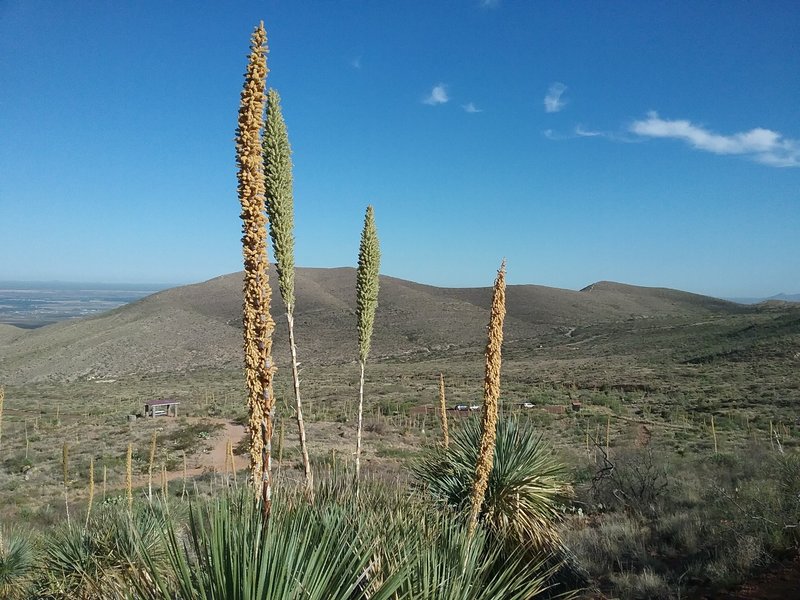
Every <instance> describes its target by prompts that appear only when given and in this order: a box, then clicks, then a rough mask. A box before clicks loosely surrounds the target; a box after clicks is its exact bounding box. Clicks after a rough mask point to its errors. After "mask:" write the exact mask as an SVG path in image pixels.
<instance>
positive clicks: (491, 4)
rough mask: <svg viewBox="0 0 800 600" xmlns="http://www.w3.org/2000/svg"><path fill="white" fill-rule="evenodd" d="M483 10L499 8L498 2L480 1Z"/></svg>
mask: <svg viewBox="0 0 800 600" xmlns="http://www.w3.org/2000/svg"><path fill="white" fill-rule="evenodd" d="M480 3H481V6H482V7H483V8H497V7H498V6H500V0H480Z"/></svg>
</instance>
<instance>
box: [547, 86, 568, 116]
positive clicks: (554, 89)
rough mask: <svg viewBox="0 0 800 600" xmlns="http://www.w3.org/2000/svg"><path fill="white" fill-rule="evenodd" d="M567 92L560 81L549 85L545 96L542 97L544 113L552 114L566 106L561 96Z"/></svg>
mask: <svg viewBox="0 0 800 600" xmlns="http://www.w3.org/2000/svg"><path fill="white" fill-rule="evenodd" d="M566 91H567V86H565V85H564V84H563V83H561V82H560V81H556V82H554V83H552V84H550V87H549V88H548V89H547V95H546V96H545V97H544V110H545V112H549V113H554V112H558V111H560V110H561V109H563V108H564V107H565V106H566V105H567V101H566V100H562V99H561V96H563V95H564V92H566Z"/></svg>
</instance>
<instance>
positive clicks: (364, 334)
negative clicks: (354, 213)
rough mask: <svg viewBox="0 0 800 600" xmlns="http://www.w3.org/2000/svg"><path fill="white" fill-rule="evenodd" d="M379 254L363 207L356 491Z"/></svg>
mask: <svg viewBox="0 0 800 600" xmlns="http://www.w3.org/2000/svg"><path fill="white" fill-rule="evenodd" d="M380 266H381V250H380V244H379V242H378V231H377V229H376V227H375V211H374V210H373V208H372V206H368V207H367V214H366V215H365V217H364V229H363V230H362V232H361V245H360V247H359V250H358V270H357V271H356V318H357V319H358V362H359V365H360V366H361V378H360V382H359V386H358V433H357V434H356V490H358V483H359V481H360V475H361V430H362V424H363V419H364V367H365V366H366V364H367V356H369V349H370V344H371V341H372V327H373V325H374V324H375V310H376V309H377V308H378V287H379V277H378V274H379V271H380Z"/></svg>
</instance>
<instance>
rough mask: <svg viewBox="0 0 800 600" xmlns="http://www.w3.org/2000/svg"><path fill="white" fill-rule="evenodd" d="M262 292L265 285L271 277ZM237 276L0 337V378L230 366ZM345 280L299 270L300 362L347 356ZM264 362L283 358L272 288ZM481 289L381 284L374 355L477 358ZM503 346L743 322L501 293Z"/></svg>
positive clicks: (587, 295)
mask: <svg viewBox="0 0 800 600" xmlns="http://www.w3.org/2000/svg"><path fill="white" fill-rule="evenodd" d="M270 280H271V282H272V283H273V285H276V282H277V278H276V276H275V273H274V270H273V272H272V276H271V279H270ZM241 281H242V274H241V273H233V274H229V275H224V276H221V277H217V278H215V279H211V280H209V281H206V282H204V283H199V284H194V285H187V286H182V287H178V288H172V289H169V290H165V291H162V292H159V293H156V294H153V295H152V296H148V297H146V298H144V299H142V300H139V301H137V302H134V303H132V304H129V305H126V306H123V307H121V308H118V309H115V310H112V311H110V312H108V313H105V314H102V315H99V316H97V317H91V318H87V319H80V320H70V321H64V322H61V323H56V324H53V325H48V326H46V327H42V328H39V329H35V330H18V329H16V328H14V327H2V328H0V378H2V379H3V380H5V381H7V382H9V383H11V382H14V383H24V382H26V381H44V380H74V379H78V378H83V377H92V378H108V377H118V376H122V375H126V374H131V373H152V372H169V371H180V370H186V369H191V368H205V367H235V366H238V365H239V364H240V361H241V358H240V357H241V351H240V348H241ZM354 289H355V270H354V269H351V268H338V269H310V268H304V269H298V271H297V276H296V295H297V308H296V315H295V321H296V324H297V325H296V327H297V335H298V348H299V353H300V359H301V361H303V362H305V363H315V362H318V363H335V362H342V361H345V362H346V361H351V360H353V359H354V357H355V356H356V334H355V331H356V327H355V325H356V319H355V293H354ZM273 294H274V295H273V310H272V313H273V317H274V318H275V320H276V330H275V335H274V338H275V354H276V356H277V359H278V360H280V361H283V360H285V358H286V351H285V346H286V342H285V338H286V333H285V329H286V326H285V318H284V316H283V305H282V303H281V300H280V297H279V295H278V294H277V290H275V291H274V292H273ZM490 301H491V289H490V288H488V287H486V288H465V289H460V288H459V289H456V288H438V287H433V286H428V285H422V284H418V283H413V282H410V281H405V280H402V279H396V278H393V277H386V276H384V277H382V278H381V290H380V298H379V307H378V313H377V317H376V325H375V337H374V341H373V356H374V357H375V358H376V359H381V358H386V357H391V356H400V355H404V354H410V353H415V352H431V351H433V352H436V351H442V350H444V349H454V348H461V349H472V350H474V351H479V350H480V349H481V348H482V345H483V343H484V331H485V327H486V323H487V320H488V308H489V304H490ZM507 308H508V316H507V320H506V339H507V340H509V341H519V340H527V339H536V338H537V337H540V336H544V335H550V334H553V333H554V332H563V331H565V330H568V329H569V328H573V327H580V326H584V325H589V324H593V323H600V322H615V321H623V320H631V319H642V318H649V319H653V318H663V317H674V316H685V317H695V316H696V317H702V316H707V315H712V314H719V313H725V314H729V313H734V312H742V311H745V310H748V309H746V308H745V307H742V306H740V305H737V304H734V303H731V302H725V301H722V300H716V299H713V298H708V297H705V296H698V295H695V294H688V293H685V292H678V291H675V290H665V289H658V288H641V287H635V286H627V285H622V284H615V283H608V282H601V283H597V284H594V285H592V286H589V287H587V288H585V289H584V290H582V291H580V292H576V291H572V290H562V289H555V288H547V287H543V286H535V285H519V286H509V288H508V292H507Z"/></svg>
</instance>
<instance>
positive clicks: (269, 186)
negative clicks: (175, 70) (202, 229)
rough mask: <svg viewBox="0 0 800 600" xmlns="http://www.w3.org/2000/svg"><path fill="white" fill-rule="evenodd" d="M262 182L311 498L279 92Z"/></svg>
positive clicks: (288, 151)
mask: <svg viewBox="0 0 800 600" xmlns="http://www.w3.org/2000/svg"><path fill="white" fill-rule="evenodd" d="M263 151H264V180H265V183H266V209H267V216H268V218H269V235H270V238H271V239H272V249H273V251H274V252H275V264H276V267H277V270H278V285H279V288H280V291H281V297H282V298H283V303H284V305H285V306H286V322H287V324H288V328H289V349H290V351H291V356H292V384H293V388H294V400H295V412H296V415H297V429H298V433H299V436H300V452H301V453H302V455H303V468H304V470H305V475H306V493H307V494H308V497H309V499H313V494H314V477H313V474H312V473H311V463H310V461H309V459H308V447H307V445H306V428H305V424H304V422H303V405H302V402H301V400H300V372H299V369H298V367H299V364H300V363H298V362H297V346H296V344H295V339H294V306H295V299H294V197H293V192H292V148H291V146H290V145H289V134H288V132H287V131H286V123H285V122H284V120H283V113H282V112H281V99H280V96H279V95H278V92H277V91H275V90H273V89H271V90H269V92H268V93H267V119H266V124H265V127H264V142H263Z"/></svg>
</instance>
